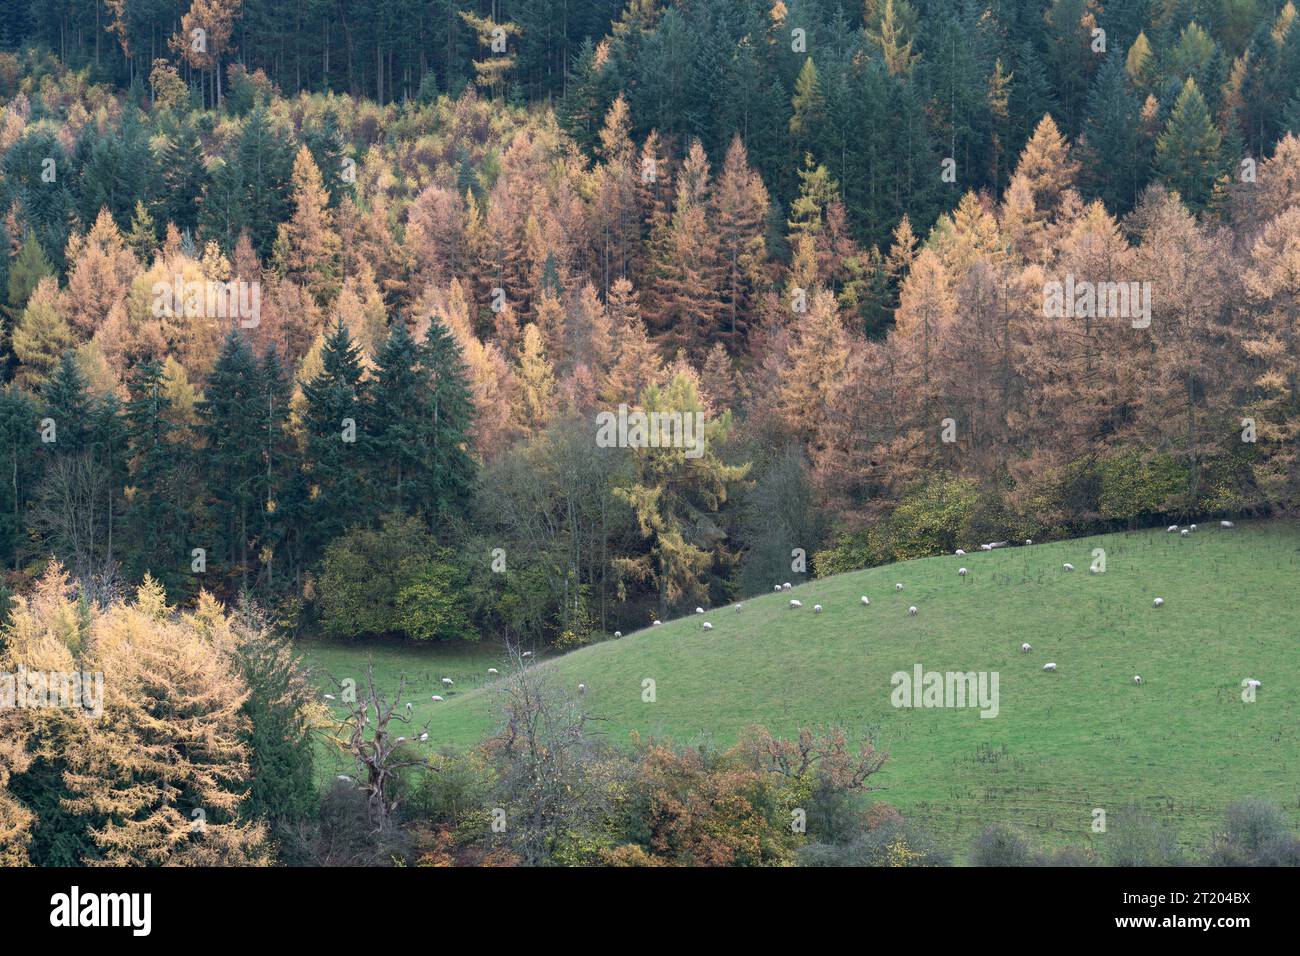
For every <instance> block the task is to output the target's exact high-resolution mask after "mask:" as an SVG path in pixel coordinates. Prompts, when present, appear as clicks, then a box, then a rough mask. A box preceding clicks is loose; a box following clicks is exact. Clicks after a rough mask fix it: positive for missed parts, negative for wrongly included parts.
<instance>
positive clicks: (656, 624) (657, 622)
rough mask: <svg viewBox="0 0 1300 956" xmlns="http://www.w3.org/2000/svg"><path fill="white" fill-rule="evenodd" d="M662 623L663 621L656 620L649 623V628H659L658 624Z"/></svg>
mask: <svg viewBox="0 0 1300 956" xmlns="http://www.w3.org/2000/svg"><path fill="white" fill-rule="evenodd" d="M662 623H663V621H660V620H658V619H657V618H656V619H655V621H654V622H653V623H651V625H650V626H651V627H658V626H659V625H660V624H662Z"/></svg>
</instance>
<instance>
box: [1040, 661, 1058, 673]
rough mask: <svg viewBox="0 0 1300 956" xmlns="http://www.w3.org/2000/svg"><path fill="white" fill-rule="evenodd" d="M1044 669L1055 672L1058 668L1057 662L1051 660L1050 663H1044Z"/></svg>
mask: <svg viewBox="0 0 1300 956" xmlns="http://www.w3.org/2000/svg"><path fill="white" fill-rule="evenodd" d="M1043 670H1045V671H1049V672H1055V670H1056V662H1055V661H1049V662H1048V663H1046V664H1044V665H1043Z"/></svg>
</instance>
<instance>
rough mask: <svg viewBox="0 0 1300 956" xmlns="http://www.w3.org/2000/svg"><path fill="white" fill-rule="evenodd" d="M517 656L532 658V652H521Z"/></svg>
mask: <svg viewBox="0 0 1300 956" xmlns="http://www.w3.org/2000/svg"><path fill="white" fill-rule="evenodd" d="M519 656H520V657H532V656H533V652H532V651H524V652H523V653H522V654H520V655H519Z"/></svg>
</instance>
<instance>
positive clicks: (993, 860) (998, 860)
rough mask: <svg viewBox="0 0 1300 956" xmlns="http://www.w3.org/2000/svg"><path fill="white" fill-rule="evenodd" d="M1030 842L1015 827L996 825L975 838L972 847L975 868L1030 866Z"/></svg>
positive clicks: (972, 862)
mask: <svg viewBox="0 0 1300 956" xmlns="http://www.w3.org/2000/svg"><path fill="white" fill-rule="evenodd" d="M1029 862H1030V853H1029V842H1028V841H1027V840H1026V839H1025V837H1024V835H1023V834H1022V833H1021V832H1020V831H1019V830H1017V829H1015V828H1014V827H1009V826H1006V825H1005V824H1002V823H995V824H993V825H992V826H990V827H986V828H985V829H984V831H983V832H982V833H981V834H980V835H979V836H978V837H976V838H975V844H974V846H972V847H971V864H972V865H973V866H1028V865H1029Z"/></svg>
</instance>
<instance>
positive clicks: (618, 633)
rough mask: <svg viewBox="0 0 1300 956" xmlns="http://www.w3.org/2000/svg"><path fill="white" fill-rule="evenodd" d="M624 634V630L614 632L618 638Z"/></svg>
mask: <svg viewBox="0 0 1300 956" xmlns="http://www.w3.org/2000/svg"><path fill="white" fill-rule="evenodd" d="M622 636H623V632H622V631H615V632H614V637H616V638H618V637H622Z"/></svg>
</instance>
